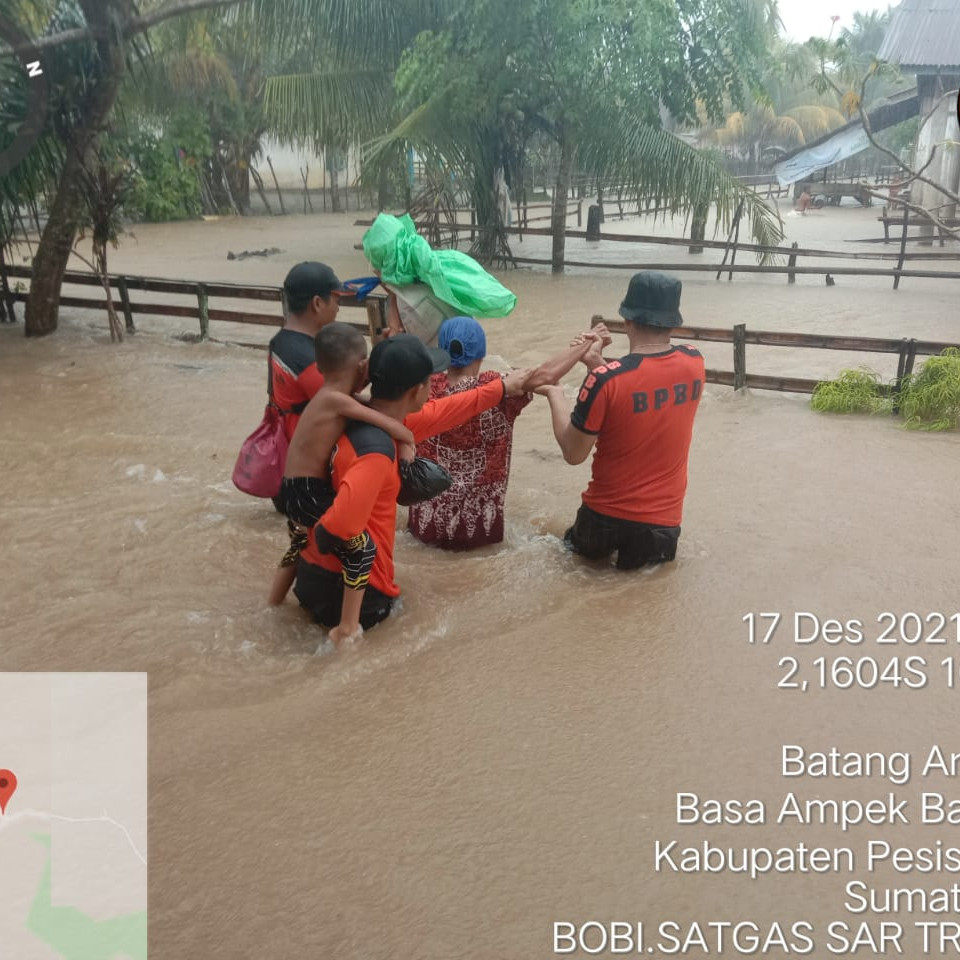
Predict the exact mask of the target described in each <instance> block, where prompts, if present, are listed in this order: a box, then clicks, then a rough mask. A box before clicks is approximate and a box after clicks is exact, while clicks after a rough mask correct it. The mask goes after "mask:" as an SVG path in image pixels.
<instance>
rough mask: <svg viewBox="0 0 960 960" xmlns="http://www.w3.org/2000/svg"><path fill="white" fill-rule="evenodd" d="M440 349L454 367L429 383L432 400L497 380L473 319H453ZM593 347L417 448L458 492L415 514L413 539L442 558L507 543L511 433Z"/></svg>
mask: <svg viewBox="0 0 960 960" xmlns="http://www.w3.org/2000/svg"><path fill="white" fill-rule="evenodd" d="M437 345H438V346H439V347H440V349H441V350H446V351H447V353H449V354H450V365H449V366H448V367H447V369H446V370H445V371H444V372H442V373H436V374H434V375H433V377H432V378H431V380H430V398H431V399H433V400H437V399H440V398H441V397H449V396H452V395H454V394H457V393H461V392H463V391H464V390H472V389H473V388H474V387H477V386H482V385H483V384H486V383H490V382H491V381H493V380H497V379H499V377H500V374H499V373H496V372H495V371H493V370H487V371H484V372H483V373H481V372H480V367H481V366H482V364H483V360H484V357H485V356H486V355H487V338H486V335H485V333H484V331H483V327H482V326H480V324H479V323H478V322H477V321H476V320H475V319H474V318H473V317H450V318H449V319H448V320H445V321H444V322H443V324H442V326H441V327H440V330H439V333H438V334H437ZM589 347H590V343H588V342H586V341H582V342H578V343H577V344H576V345H574V346H571V347H569V348H568V349H567V350H565V351H563V353H560V354H558V355H557V356H555V357H552V358H551V359H550V360H548V361H547V362H546V363H544V364H542V365H541V366H539V367H537V368H536V369H535V370H533V371H532V372H531V374H530V376H529V377H528V378H527V380H526V381H525V382H524V384H523V389H524V392H523V393H520V394H518V395H517V396H515V397H507V396H505V397H504V398H503V399H502V400H501V401H500V403H498V404H497V405H496V406H494V407H491V408H490V409H488V410H484V411H483V413H480V414H478V415H477V416H475V417H472V418H471V419H470V420H468V421H467V422H466V423H464V424H461V425H460V426H459V427H455V428H454V429H453V430H448V431H446V432H445V433H441V434H438V435H437V436H433V437H427V439H426V440H423V441H421V442H420V443H419V444H418V445H417V455H418V456H421V457H426V458H427V459H429V460H433V461H435V462H436V463H439V464H440V466H441V467H443V468H444V469H446V470H447V472H448V473H449V474H450V476H451V477H452V478H453V485H452V486H451V487H450V489H449V490H446V491H445V492H444V493H441V494H440V495H439V496H436V497H433V498H432V499H430V500H425V501H424V502H422V503H415V504H413V506H411V507H410V516H409V519H408V526H409V529H410V532H411V533H412V534H413V535H414V536H415V537H416V538H417V539H418V540H420V541H422V542H423V543H427V544H430V545H431V546H434V547H441V548H443V549H445V550H467V549H472V548H473V547H483V546H487V545H488V544H492V543H500V542H501V541H502V540H503V530H504V500H505V498H506V493H507V480H508V477H509V474H510V454H511V450H512V447H513V425H514V422H515V421H516V419H517V417H518V416H520V412H521V411H522V410H523V408H524V407H525V406H526V405H527V404H528V403H529V402H530V401H531V400H532V399H533V395H532V394H531V393H530V392H529V391H531V390H535V389H536V388H537V387H540V386H542V385H544V384H546V383H556V382H557V380H559V379H560V377H562V376H563V375H564V374H565V373H567V372H568V371H569V370H570V369H572V368H573V366H574V365H575V364H576V363H577V362H578V361H579V360H580V359H581V358H582V357H583V356H584V355H585V354H586V352H587V350H588V349H589Z"/></svg>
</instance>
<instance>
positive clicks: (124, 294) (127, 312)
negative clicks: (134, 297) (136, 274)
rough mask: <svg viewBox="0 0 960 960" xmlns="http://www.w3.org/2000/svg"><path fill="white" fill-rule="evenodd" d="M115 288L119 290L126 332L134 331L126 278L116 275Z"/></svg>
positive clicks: (135, 330) (135, 329)
mask: <svg viewBox="0 0 960 960" xmlns="http://www.w3.org/2000/svg"><path fill="white" fill-rule="evenodd" d="M117 290H118V291H119V292H120V305H121V306H122V307H123V319H124V321H125V322H126V327H127V333H136V332H137V328H136V327H135V326H134V325H133V311H132V310H131V309H130V291H129V290H128V289H127V278H126V277H117Z"/></svg>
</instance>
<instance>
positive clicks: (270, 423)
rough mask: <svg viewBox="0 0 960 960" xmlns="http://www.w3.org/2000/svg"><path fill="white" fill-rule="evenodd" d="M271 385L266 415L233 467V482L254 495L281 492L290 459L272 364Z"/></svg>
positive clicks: (269, 495)
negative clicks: (277, 401) (288, 457)
mask: <svg viewBox="0 0 960 960" xmlns="http://www.w3.org/2000/svg"><path fill="white" fill-rule="evenodd" d="M267 362H268V363H269V362H270V361H269V359H268V361H267ZM269 387H270V390H269V396H270V400H269V402H268V403H267V407H266V409H265V410H264V411H263V419H262V420H261V421H260V425H259V426H258V427H257V429H256V430H254V431H253V433H251V434H250V436H249V437H247V439H246V440H244V441H243V445H242V446H241V447H240V454H239V456H238V457H237V462H236V464H235V465H234V468H233V484H234V486H235V487H236V488H237V489H238V490H242V491H243V492H244V493H249V494H250V495H251V496H253V497H275V496H276V495H277V494H278V493H279V492H280V484H281V482H282V481H283V469H284V467H285V466H286V463H287V447H288V446H289V441H288V440H287V435H286V433H284V430H283V416H282V413H283V411H282V410H280V408H279V407H278V406H277V405H276V404H275V403H274V402H273V368H272V366H271V368H270V383H269Z"/></svg>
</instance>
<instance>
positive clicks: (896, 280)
mask: <svg viewBox="0 0 960 960" xmlns="http://www.w3.org/2000/svg"><path fill="white" fill-rule="evenodd" d="M909 217H910V208H909V207H907V206H906V204H904V207H903V233H901V235H900V258H899V259H898V260H897V265H896V267H895V268H894V271H893V289H894V290H897V289H899V287H900V271H901V270H903V258H904V255H905V253H906V250H907V230H908V229H909V228H910V220H909Z"/></svg>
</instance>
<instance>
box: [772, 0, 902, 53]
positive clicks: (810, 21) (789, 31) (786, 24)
mask: <svg viewBox="0 0 960 960" xmlns="http://www.w3.org/2000/svg"><path fill="white" fill-rule="evenodd" d="M890 5H892V6H895V5H896V4H890ZM779 6H780V19H781V20H782V21H783V33H784V34H785V35H786V37H787V38H788V39H789V40H794V41H796V42H798V43H802V42H803V41H805V40H808V39H809V38H810V37H826V36H828V35H829V33H830V27H831V26H832V23H831V21H830V18H831V17H832V16H838V17H839V18H840V19H839V20H838V21H837V25H836V27H835V28H834V34H837V33H839V32H840V31H841V30H842V29H843V28H844V27H850V26H851V25H852V23H853V14H854V13H855V12H856V11H857V10H859V11H861V12H862V13H869V12H871V11H872V10H886V9H887V6H888V4H887V3H886V2H884V3H876V2H874V0H780V4H779Z"/></svg>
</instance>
